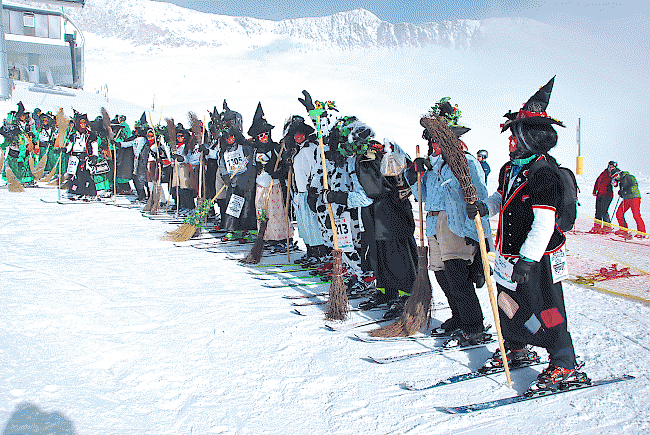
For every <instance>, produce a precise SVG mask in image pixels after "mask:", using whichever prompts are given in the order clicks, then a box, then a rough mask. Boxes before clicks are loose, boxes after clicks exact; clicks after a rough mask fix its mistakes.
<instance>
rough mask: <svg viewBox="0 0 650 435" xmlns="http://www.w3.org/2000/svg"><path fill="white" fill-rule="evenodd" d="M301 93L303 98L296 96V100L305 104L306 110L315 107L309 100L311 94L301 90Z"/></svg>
mask: <svg viewBox="0 0 650 435" xmlns="http://www.w3.org/2000/svg"><path fill="white" fill-rule="evenodd" d="M302 94H303V95H304V96H305V98H298V101H300V103H301V104H302V105H303V106H305V109H307V112H309V111H310V110H314V109H315V108H316V107H314V103H313V101H312V100H311V95H309V92H307V91H302Z"/></svg>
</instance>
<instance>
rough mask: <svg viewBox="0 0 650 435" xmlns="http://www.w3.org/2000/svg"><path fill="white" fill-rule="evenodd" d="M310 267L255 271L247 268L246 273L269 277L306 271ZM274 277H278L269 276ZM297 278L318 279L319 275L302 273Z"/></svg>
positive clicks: (261, 277)
mask: <svg viewBox="0 0 650 435" xmlns="http://www.w3.org/2000/svg"><path fill="white" fill-rule="evenodd" d="M309 270H311V269H305V268H295V269H282V270H267V271H265V272H257V271H252V270H249V271H248V273H249V275H254V276H258V277H260V279H264V277H269V275H277V274H278V273H296V272H307V271H309ZM271 278H274V279H279V278H277V277H271ZM297 278H309V279H316V278H318V279H320V276H313V275H304V276H299V277H297Z"/></svg>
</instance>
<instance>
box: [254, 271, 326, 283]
mask: <svg viewBox="0 0 650 435" xmlns="http://www.w3.org/2000/svg"><path fill="white" fill-rule="evenodd" d="M295 272H302V271H300V270H298V271H294V273H295ZM287 273H289V272H287ZM251 275H253V278H255V279H259V280H262V281H283V280H285V279H309V280H314V279H320V277H319V276H310V275H292V276H275V275H273V274H264V275H262V274H261V273H251Z"/></svg>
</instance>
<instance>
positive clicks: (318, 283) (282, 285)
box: [262, 281, 330, 288]
mask: <svg viewBox="0 0 650 435" xmlns="http://www.w3.org/2000/svg"><path fill="white" fill-rule="evenodd" d="M329 283H330V282H329V281H316V282H291V283H287V284H282V283H277V284H269V283H264V284H262V286H263V287H268V288H284V287H302V286H306V285H320V284H328V285H329Z"/></svg>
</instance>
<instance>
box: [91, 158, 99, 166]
mask: <svg viewBox="0 0 650 435" xmlns="http://www.w3.org/2000/svg"><path fill="white" fill-rule="evenodd" d="M89 160H90V163H91V164H92V165H93V166H96V165H97V160H99V159H98V157H97V156H90V157H89Z"/></svg>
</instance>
